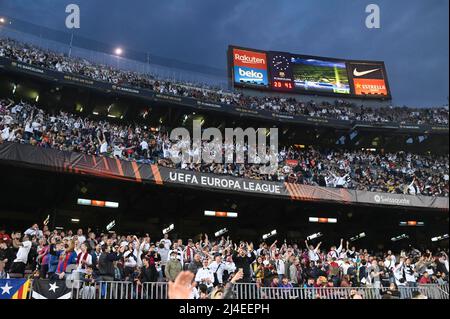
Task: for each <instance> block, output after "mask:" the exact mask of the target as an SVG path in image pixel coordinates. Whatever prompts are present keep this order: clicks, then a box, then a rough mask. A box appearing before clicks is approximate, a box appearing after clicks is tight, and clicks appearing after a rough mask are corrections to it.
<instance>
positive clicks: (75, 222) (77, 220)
mask: <svg viewBox="0 0 450 319" xmlns="http://www.w3.org/2000/svg"><path fill="white" fill-rule="evenodd" d="M70 221H71V222H72V223H74V224H78V223H79V222H80V220H79V219H78V218H72V219H71V220H70Z"/></svg>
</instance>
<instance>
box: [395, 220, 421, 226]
mask: <svg viewBox="0 0 450 319" xmlns="http://www.w3.org/2000/svg"><path fill="white" fill-rule="evenodd" d="M399 225H400V226H410V227H417V226H424V225H425V223H424V222H418V221H416V220H409V221H407V222H400V223H399Z"/></svg>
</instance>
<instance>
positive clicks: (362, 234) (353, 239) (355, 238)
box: [350, 233, 366, 241]
mask: <svg viewBox="0 0 450 319" xmlns="http://www.w3.org/2000/svg"><path fill="white" fill-rule="evenodd" d="M364 237H366V233H360V234H358V235H356V236H353V237H351V238H350V241H355V240H358V239H361V238H364Z"/></svg>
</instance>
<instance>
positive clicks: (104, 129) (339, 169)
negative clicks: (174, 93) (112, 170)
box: [0, 100, 449, 197]
mask: <svg viewBox="0 0 450 319" xmlns="http://www.w3.org/2000/svg"><path fill="white" fill-rule="evenodd" d="M3 141H9V142H19V143H25V144H31V145H36V146H40V147H44V148H54V149H58V150H64V151H73V152H82V153H86V154H92V155H101V156H110V157H116V158H119V159H123V160H133V161H138V162H144V163H157V164H159V165H163V166H167V167H173V168H181V169H185V170H191V171H198V172H207V173H214V174H227V175H232V176H236V177H244V178H251V179H260V180H261V179H262V180H272V181H287V182H291V183H299V184H307V185H313V186H324V187H338V188H348V189H356V190H368V191H374V192H385V193H396V194H411V195H419V194H421V195H428V196H443V197H448V194H449V175H448V171H449V161H448V155H447V156H443V157H439V156H432V155H417V154H410V153H406V152H397V153H381V152H374V151H369V150H364V151H362V150H351V151H350V150H348V151H346V150H342V149H336V150H319V149H314V148H312V147H308V148H304V149H301V148H297V147H294V146H284V147H281V148H280V150H279V152H278V153H276V154H270V152H269V153H268V155H267V156H271V155H272V156H275V157H276V161H277V162H278V169H277V170H276V172H274V173H273V174H270V175H269V174H262V173H261V172H260V170H259V167H260V165H258V164H251V165H250V164H217V163H213V164H207V163H201V164H193V163H186V162H183V161H182V162H181V163H178V164H175V163H174V162H173V161H172V160H173V157H174V156H175V154H173V151H172V141H170V139H169V136H168V134H167V130H165V129H161V130H159V129H158V130H154V129H151V128H148V127H146V126H141V125H137V124H136V125H125V124H114V123H110V122H106V121H97V120H93V119H89V118H82V117H80V116H78V115H73V114H70V113H67V112H59V113H57V114H49V113H46V112H45V111H44V110H43V109H40V108H38V107H36V106H34V105H31V104H29V103H26V102H23V101H21V102H18V103H15V102H14V101H11V100H1V101H0V142H3ZM232 146H233V145H225V146H224V148H226V147H232ZM235 147H240V146H238V145H235ZM244 147H245V145H244Z"/></svg>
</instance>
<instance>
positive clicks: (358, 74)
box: [353, 68, 380, 76]
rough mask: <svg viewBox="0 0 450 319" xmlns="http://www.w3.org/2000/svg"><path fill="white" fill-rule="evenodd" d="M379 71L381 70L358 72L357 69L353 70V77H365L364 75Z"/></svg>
mask: <svg viewBox="0 0 450 319" xmlns="http://www.w3.org/2000/svg"><path fill="white" fill-rule="evenodd" d="M378 70H380V69H373V70H367V71H362V72H358V70H357V69H356V68H355V69H354V70H353V75H354V76H363V75H366V74H369V73H372V72H375V71H378Z"/></svg>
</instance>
